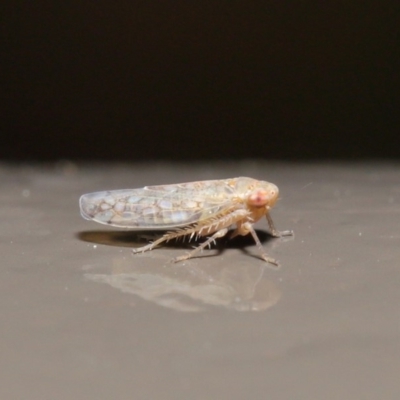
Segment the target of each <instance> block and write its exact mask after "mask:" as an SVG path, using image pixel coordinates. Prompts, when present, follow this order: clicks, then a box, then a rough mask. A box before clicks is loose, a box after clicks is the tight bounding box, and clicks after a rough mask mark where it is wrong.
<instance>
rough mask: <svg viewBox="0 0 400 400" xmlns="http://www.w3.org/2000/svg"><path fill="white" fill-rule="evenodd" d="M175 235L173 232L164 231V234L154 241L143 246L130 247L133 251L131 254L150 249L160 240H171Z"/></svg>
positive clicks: (160, 241)
mask: <svg viewBox="0 0 400 400" xmlns="http://www.w3.org/2000/svg"><path fill="white" fill-rule="evenodd" d="M175 237H176V235H175V234H174V232H171V233H166V234H165V235H162V236H161V237H160V238H158V239H157V240H155V241H154V242H151V243H149V244H146V245H145V246H141V247H136V248H134V249H132V252H133V254H137V253H144V252H145V251H148V250H152V249H153V248H154V247H156V246H158V245H159V244H161V243H162V242H168V240H171V239H173V238H175Z"/></svg>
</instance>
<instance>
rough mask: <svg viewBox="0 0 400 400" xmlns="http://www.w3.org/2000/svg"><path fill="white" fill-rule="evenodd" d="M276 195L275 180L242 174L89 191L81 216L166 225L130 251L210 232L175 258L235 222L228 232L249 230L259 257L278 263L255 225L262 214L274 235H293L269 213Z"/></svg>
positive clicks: (125, 224) (124, 224) (146, 226)
mask: <svg viewBox="0 0 400 400" xmlns="http://www.w3.org/2000/svg"><path fill="white" fill-rule="evenodd" d="M278 195H279V190H278V187H277V186H276V185H274V184H273V183H270V182H265V181H259V180H256V179H252V178H245V177H240V178H232V179H221V180H210V181H198V182H187V183H179V184H173V185H159V186H145V187H144V188H141V189H126V190H111V191H104V192H95V193H89V194H84V195H83V196H81V198H80V200H79V204H80V210H81V214H82V216H83V217H84V218H85V219H89V220H93V221H96V222H99V223H101V224H106V225H111V226H115V227H119V228H127V229H134V230H138V231H139V230H141V231H142V230H164V231H167V233H165V234H163V235H162V236H161V237H160V238H159V239H157V240H155V241H154V242H151V243H149V244H147V245H145V246H142V247H138V248H135V249H133V252H134V253H139V252H144V251H148V250H152V249H154V248H155V247H156V246H158V245H160V244H161V243H163V242H168V241H169V240H171V239H176V238H180V237H184V236H186V237H189V240H191V239H193V237H196V238H199V237H208V238H207V239H206V240H205V241H204V242H203V243H201V244H200V245H199V246H198V247H196V248H195V249H193V250H192V251H190V252H189V253H187V254H184V255H182V256H179V257H176V258H174V259H173V261H174V262H177V261H183V260H187V259H189V258H191V257H193V256H194V255H195V254H197V253H198V252H199V251H201V250H203V249H204V248H205V247H206V246H209V245H211V243H213V242H214V241H215V239H217V238H221V237H223V236H225V235H226V234H227V233H228V229H229V228H230V227H231V226H235V227H236V229H235V230H234V231H233V232H232V234H231V236H230V238H233V237H235V236H237V235H242V236H245V235H248V234H250V235H251V236H252V237H253V239H254V241H255V243H256V245H257V247H258V249H259V251H260V255H261V258H262V259H263V260H265V261H267V262H268V263H271V264H274V265H278V263H277V261H276V260H275V259H274V258H272V257H270V256H268V254H267V253H266V252H265V250H264V248H263V246H262V244H261V242H260V240H259V238H258V236H257V233H256V231H255V230H254V227H253V224H254V223H255V222H257V221H258V220H259V219H260V218H262V217H263V216H264V215H265V217H266V219H267V222H268V225H269V228H270V232H271V235H272V236H274V237H280V236H289V235H293V232H292V231H283V232H279V231H277V230H276V229H275V225H274V223H273V221H272V218H271V216H270V210H271V208H272V207H273V206H274V205H275V203H276V201H277V199H278Z"/></svg>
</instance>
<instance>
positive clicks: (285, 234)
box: [253, 212, 293, 237]
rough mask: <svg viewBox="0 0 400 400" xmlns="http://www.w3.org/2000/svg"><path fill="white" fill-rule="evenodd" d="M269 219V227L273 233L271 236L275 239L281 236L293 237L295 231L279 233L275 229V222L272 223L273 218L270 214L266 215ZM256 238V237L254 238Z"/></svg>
mask: <svg viewBox="0 0 400 400" xmlns="http://www.w3.org/2000/svg"><path fill="white" fill-rule="evenodd" d="M265 216H266V217H267V221H268V226H269V229H270V231H271V235H272V236H273V237H281V236H293V231H278V230H276V229H275V225H274V221H272V218H271V216H270V215H269V212H267V213H266V214H265ZM253 237H254V236H253Z"/></svg>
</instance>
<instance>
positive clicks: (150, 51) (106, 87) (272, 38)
mask: <svg viewBox="0 0 400 400" xmlns="http://www.w3.org/2000/svg"><path fill="white" fill-rule="evenodd" d="M0 7H1V9H0V13H1V16H0V18H1V40H2V48H3V51H2V54H3V57H2V58H3V61H2V70H3V73H2V75H3V78H2V80H3V85H2V87H3V88H2V90H1V92H2V94H1V96H2V98H1V109H2V115H3V116H2V118H1V123H0V128H1V140H2V143H3V144H2V145H1V146H0V157H1V159H3V160H58V159H71V160H79V159H93V160H117V159H118V160H130V161H144V160H156V159H164V160H200V159H238V158H249V157H257V158H263V159H281V160H308V159H352V160H353V159H365V158H386V159H387V158H389V159H390V158H392V159H394V158H400V149H399V139H398V136H399V117H398V115H399V107H398V105H399V104H398V91H399V52H400V50H399V46H398V43H399V28H398V25H399V19H398V13H397V12H396V7H397V8H399V7H398V6H397V3H396V2H393V4H391V3H390V2H387V1H380V2H378V1H376V2H371V1H348V0H347V1H335V2H333V1H327V2H323V1H313V2H311V1H308V2H304V1H303V2H302V1H296V2H290V1H260V2H252V1H234V0H229V1H228V0H226V1H217V0H213V1H181V0H179V1H177V0H175V1H133V0H130V1H114V2H111V1H108V2H106V1H102V0H100V1H90V2H89V1H86V0H80V1H68V2H57V3H55V2H52V1H43V0H39V1H33V2H25V3H22V2H12V3H11V2H10V3H9V4H6V3H5V4H4V3H3V5H2V6H0Z"/></svg>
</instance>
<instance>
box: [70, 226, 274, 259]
mask: <svg viewBox="0 0 400 400" xmlns="http://www.w3.org/2000/svg"><path fill="white" fill-rule="evenodd" d="M233 231H234V230H233V229H232V230H230V231H229V232H228V234H227V235H226V236H224V237H222V238H219V239H216V240H215V241H214V243H212V244H211V245H210V246H209V247H207V249H212V250H213V249H214V250H218V253H221V252H223V251H224V250H225V249H241V250H243V251H244V252H246V253H247V251H246V250H245V248H246V247H249V246H254V240H253V238H252V237H251V235H246V236H236V237H234V238H232V239H230V236H231V235H232V233H233ZM164 233H165V232H164V231H156V232H152V231H109V230H107V231H106V230H95V231H83V232H79V233H78V234H77V237H78V239H79V240H81V241H84V242H89V243H95V244H103V245H107V246H118V247H130V248H135V247H140V246H143V244H146V243H149V242H152V241H154V240H157V239H158V238H160V237H161V236H162V235H163V234H164ZM256 233H257V236H258V237H259V239H260V242H261V243H263V244H264V243H267V242H268V241H270V240H273V239H275V238H273V237H272V236H271V235H270V234H269V233H268V232H266V231H262V230H256ZM205 240H207V237H199V238H198V237H193V238H192V239H191V240H190V238H189V237H187V236H183V237H180V238H177V239H171V240H170V241H168V242H164V243H163V244H162V245H160V246H158V247H156V248H155V249H159V248H163V247H167V248H173V249H192V248H193V247H197V246H199V245H200V244H201V243H203V242H204V241H205ZM214 254H215V253H214Z"/></svg>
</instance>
